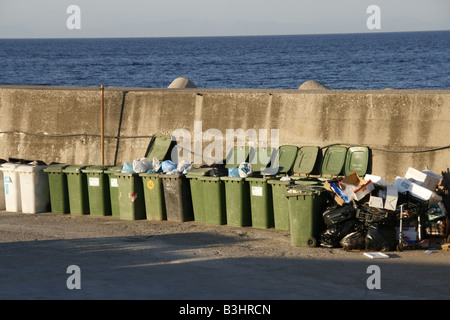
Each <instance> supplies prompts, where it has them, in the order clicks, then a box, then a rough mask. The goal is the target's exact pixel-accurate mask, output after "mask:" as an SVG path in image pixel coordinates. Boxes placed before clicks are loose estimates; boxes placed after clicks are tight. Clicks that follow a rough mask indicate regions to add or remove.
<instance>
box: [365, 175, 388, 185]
mask: <svg viewBox="0 0 450 320" xmlns="http://www.w3.org/2000/svg"><path fill="white" fill-rule="evenodd" d="M364 180H366V181H372V182H373V183H375V184H378V185H380V186H383V187H385V186H387V185H388V183H387V182H386V181H384V180H383V178H381V177H380V176H376V175H373V174H366V175H365V176H364Z"/></svg>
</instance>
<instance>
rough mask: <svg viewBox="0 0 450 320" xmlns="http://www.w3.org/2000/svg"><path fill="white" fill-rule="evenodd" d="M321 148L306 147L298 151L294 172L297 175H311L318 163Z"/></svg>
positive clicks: (293, 167)
mask: <svg viewBox="0 0 450 320" xmlns="http://www.w3.org/2000/svg"><path fill="white" fill-rule="evenodd" d="M318 154H319V147H316V146H304V147H301V148H299V149H298V152H297V157H296V158H295V162H294V165H293V166H292V172H293V173H296V174H310V173H311V172H312V171H313V169H314V167H315V165H316V161H317V156H318Z"/></svg>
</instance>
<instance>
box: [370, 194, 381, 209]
mask: <svg viewBox="0 0 450 320" xmlns="http://www.w3.org/2000/svg"><path fill="white" fill-rule="evenodd" d="M369 207H373V208H379V209H384V203H383V198H380V197H375V196H372V195H370V198H369Z"/></svg>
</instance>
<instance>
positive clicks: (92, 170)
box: [81, 166, 109, 173]
mask: <svg viewBox="0 0 450 320" xmlns="http://www.w3.org/2000/svg"><path fill="white" fill-rule="evenodd" d="M107 169H109V166H88V167H86V168H84V169H82V170H81V171H82V172H83V173H84V172H86V173H103V172H105V171H106V170H107Z"/></svg>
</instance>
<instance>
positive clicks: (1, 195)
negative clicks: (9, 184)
mask: <svg viewBox="0 0 450 320" xmlns="http://www.w3.org/2000/svg"><path fill="white" fill-rule="evenodd" d="M2 166H3V163H0V168H1V167H2ZM2 210H6V205H5V182H4V179H3V171H2V170H0V211H2Z"/></svg>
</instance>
